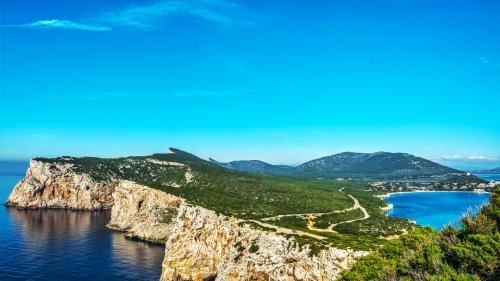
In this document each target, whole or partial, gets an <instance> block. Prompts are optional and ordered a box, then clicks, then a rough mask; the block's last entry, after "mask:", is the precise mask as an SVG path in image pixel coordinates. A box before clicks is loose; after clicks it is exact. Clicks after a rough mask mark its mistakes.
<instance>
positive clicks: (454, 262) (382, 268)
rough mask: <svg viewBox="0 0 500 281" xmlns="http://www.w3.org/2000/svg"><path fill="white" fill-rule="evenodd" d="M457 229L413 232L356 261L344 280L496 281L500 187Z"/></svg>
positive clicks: (499, 272)
mask: <svg viewBox="0 0 500 281" xmlns="http://www.w3.org/2000/svg"><path fill="white" fill-rule="evenodd" d="M461 226H462V227H461V228H455V227H453V226H448V227H447V228H445V229H443V230H442V231H435V230H433V229H431V228H428V227H426V228H417V229H415V230H413V231H411V232H410V233H409V234H407V235H403V236H401V238H400V239H398V240H394V241H390V242H388V243H387V244H386V245H385V246H383V247H382V248H380V249H379V250H378V251H376V252H375V253H373V254H371V255H369V256H367V257H364V258H362V259H360V260H359V261H358V262H357V263H355V264H354V267H353V268H352V269H351V270H350V271H347V272H344V273H343V280H345V281H351V280H352V281H354V280H356V281H357V280H389V281H390V280H500V232H499V230H500V188H497V189H496V191H495V193H494V195H493V196H492V197H491V203H490V204H488V205H485V206H483V207H482V208H481V210H480V211H479V212H478V213H477V214H476V215H475V216H470V215H467V216H464V218H463V219H462V220H461Z"/></svg>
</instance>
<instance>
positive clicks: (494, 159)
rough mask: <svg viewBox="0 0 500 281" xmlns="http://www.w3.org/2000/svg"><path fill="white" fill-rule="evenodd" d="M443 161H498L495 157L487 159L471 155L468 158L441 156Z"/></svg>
mask: <svg viewBox="0 0 500 281" xmlns="http://www.w3.org/2000/svg"><path fill="white" fill-rule="evenodd" d="M441 159H442V160H447V161H460V160H471V161H496V160H498V159H497V158H494V157H486V156H483V155H478V156H477V155H471V156H467V157H462V156H460V155H451V156H441Z"/></svg>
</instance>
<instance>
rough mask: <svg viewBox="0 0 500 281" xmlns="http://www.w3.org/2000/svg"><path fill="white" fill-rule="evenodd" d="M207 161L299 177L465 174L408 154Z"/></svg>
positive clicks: (402, 176) (384, 177)
mask: <svg viewBox="0 0 500 281" xmlns="http://www.w3.org/2000/svg"><path fill="white" fill-rule="evenodd" d="M210 162H212V163H214V164H217V165H219V166H221V167H224V168H228V169H233V170H238V171H243V172H251V173H264V174H275V175H284V176H294V177H303V178H355V179H386V180H401V179H444V177H446V176H447V175H453V174H465V172H463V171H460V170H456V169H452V168H449V167H446V166H443V165H440V164H438V163H435V162H432V161H430V160H427V159H424V158H421V157H417V156H414V155H411V154H407V153H390V152H375V153H356V152H342V153H339V154H334V155H331V156H326V157H322V158H319V159H315V160H311V161H309V162H306V163H304V164H301V165H299V166H297V167H292V166H285V165H272V164H269V163H266V162H263V161H259V160H248V161H246V160H240V161H231V162H228V163H221V162H218V161H216V160H214V159H210Z"/></svg>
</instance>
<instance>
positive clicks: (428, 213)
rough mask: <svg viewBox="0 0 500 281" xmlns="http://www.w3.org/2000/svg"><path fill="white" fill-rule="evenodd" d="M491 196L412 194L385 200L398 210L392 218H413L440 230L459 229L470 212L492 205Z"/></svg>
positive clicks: (474, 194) (443, 193) (479, 194)
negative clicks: (465, 215) (449, 227)
mask: <svg viewBox="0 0 500 281" xmlns="http://www.w3.org/2000/svg"><path fill="white" fill-rule="evenodd" d="M490 196H491V195H490V194H489V193H477V192H409V193H400V194H393V195H391V196H389V197H387V198H385V199H384V200H385V201H386V202H388V203H391V204H392V205H393V207H394V208H393V209H392V210H390V211H389V212H388V215H389V216H393V217H398V218H406V219H411V220H414V221H416V223H417V224H419V225H422V226H431V227H433V228H434V229H438V230H440V229H442V228H443V227H444V226H446V225H449V224H453V225H455V226H458V222H459V220H460V218H461V217H462V216H463V215H464V214H465V213H466V212H467V210H468V209H470V210H471V211H472V212H473V213H476V212H477V210H478V208H479V206H481V205H483V204H486V203H488V202H489V199H490Z"/></svg>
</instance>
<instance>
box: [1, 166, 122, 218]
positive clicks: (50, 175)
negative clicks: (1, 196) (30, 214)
mask: <svg viewBox="0 0 500 281" xmlns="http://www.w3.org/2000/svg"><path fill="white" fill-rule="evenodd" d="M116 184H117V181H115V180H112V179H110V180H107V181H96V180H94V179H92V178H91V177H90V176H89V175H87V174H83V173H76V172H75V171H74V170H73V166H72V165H71V164H59V163H47V162H42V161H37V160H31V161H30V166H29V168H28V171H27V172H26V176H25V177H24V178H23V179H22V180H21V181H20V182H19V183H18V184H17V185H16V186H15V187H14V189H13V191H12V192H11V194H10V196H9V198H8V199H7V202H6V205H10V206H16V207H19V208H67V209H78V210H101V209H109V208H111V206H112V205H113V197H112V193H113V191H114V189H115V186H116Z"/></svg>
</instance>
